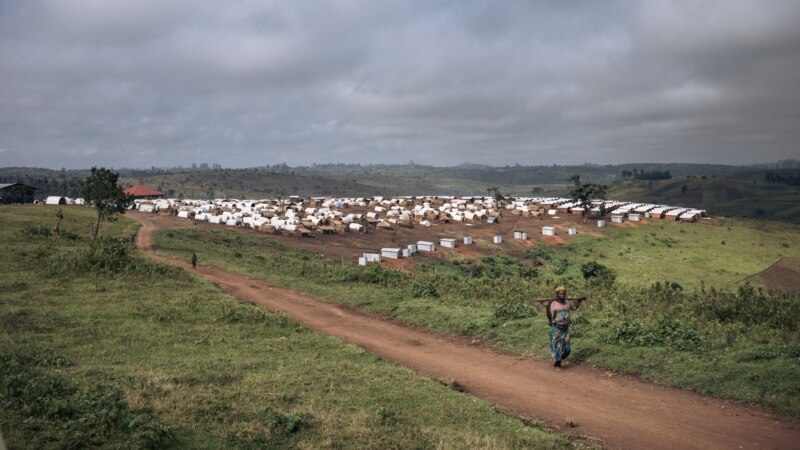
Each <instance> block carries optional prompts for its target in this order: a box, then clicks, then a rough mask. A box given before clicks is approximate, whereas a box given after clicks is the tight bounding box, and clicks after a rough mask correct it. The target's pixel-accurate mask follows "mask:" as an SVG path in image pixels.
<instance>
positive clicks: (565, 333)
mask: <svg viewBox="0 0 800 450" xmlns="http://www.w3.org/2000/svg"><path fill="white" fill-rule="evenodd" d="M569 350H570V349H569V325H567V326H564V325H550V353H551V354H552V355H553V361H561V360H562V359H566V358H567V356H569Z"/></svg>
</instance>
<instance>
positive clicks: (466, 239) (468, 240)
mask: <svg viewBox="0 0 800 450" xmlns="http://www.w3.org/2000/svg"><path fill="white" fill-rule="evenodd" d="M464 245H472V236H464Z"/></svg>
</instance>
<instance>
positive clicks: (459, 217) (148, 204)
mask: <svg viewBox="0 0 800 450" xmlns="http://www.w3.org/2000/svg"><path fill="white" fill-rule="evenodd" d="M135 208H136V209H138V210H139V211H142V212H160V213H169V214H174V215H177V216H178V217H182V218H187V219H194V220H197V221H207V222H210V223H216V224H225V225H229V226H243V227H248V228H256V229H260V230H262V231H289V232H294V231H297V230H301V231H310V230H314V229H317V230H319V231H321V232H337V231H365V230H366V228H365V227H366V226H369V225H372V226H374V227H376V228H387V229H390V228H393V227H394V226H412V225H415V224H416V225H422V226H431V225H432V223H434V222H442V221H443V222H477V221H483V220H487V221H489V222H496V221H498V220H499V219H500V218H501V217H502V216H503V215H504V214H512V215H522V216H528V217H537V216H538V217H540V218H542V217H544V216H557V215H558V214H573V215H577V216H582V215H584V210H583V208H581V207H580V206H577V205H575V204H574V203H573V202H572V201H571V200H570V199H567V198H544V197H530V198H515V199H510V200H500V201H497V200H495V199H494V198H491V197H447V196H425V197H392V198H384V197H373V198H327V197H311V198H300V197H289V198H286V199H262V200H231V199H215V200H176V199H161V200H152V201H148V200H137V201H136V202H135ZM607 212H610V214H611V215H612V216H631V218H634V217H636V218H638V216H645V217H651V218H656V219H665V220H674V221H677V220H682V221H694V220H697V219H698V218H700V217H704V216H706V212H705V211H703V210H697V209H690V208H681V207H677V206H668V205H657V204H645V203H631V202H620V201H613V200H596V201H594V202H593V203H592V207H591V208H590V211H589V212H588V213H587V214H586V215H587V216H590V217H592V216H600V215H602V214H604V213H607ZM634 220H636V219H634Z"/></svg>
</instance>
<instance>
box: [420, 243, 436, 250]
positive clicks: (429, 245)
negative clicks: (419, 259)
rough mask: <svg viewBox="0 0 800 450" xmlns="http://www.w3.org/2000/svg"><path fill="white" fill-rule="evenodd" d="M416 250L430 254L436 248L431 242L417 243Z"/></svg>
mask: <svg viewBox="0 0 800 450" xmlns="http://www.w3.org/2000/svg"><path fill="white" fill-rule="evenodd" d="M417 250H419V251H421V252H432V251H434V250H436V247H435V246H434V245H433V242H429V241H419V242H417Z"/></svg>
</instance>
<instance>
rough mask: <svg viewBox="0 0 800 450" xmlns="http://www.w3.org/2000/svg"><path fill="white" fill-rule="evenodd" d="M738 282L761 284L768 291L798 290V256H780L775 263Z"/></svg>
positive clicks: (799, 279) (799, 263)
mask: <svg viewBox="0 0 800 450" xmlns="http://www.w3.org/2000/svg"><path fill="white" fill-rule="evenodd" d="M739 283H740V284H744V283H750V284H753V285H755V286H763V287H764V288H766V289H767V290H768V291H770V292H777V291H789V292H800V258H798V257H794V258H781V259H780V260H778V262H776V263H775V264H773V265H771V266H769V267H767V268H766V269H764V270H762V271H761V272H759V273H757V274H755V275H753V276H750V277H747V278H745V279H744V280H742V281H740V282H739Z"/></svg>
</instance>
